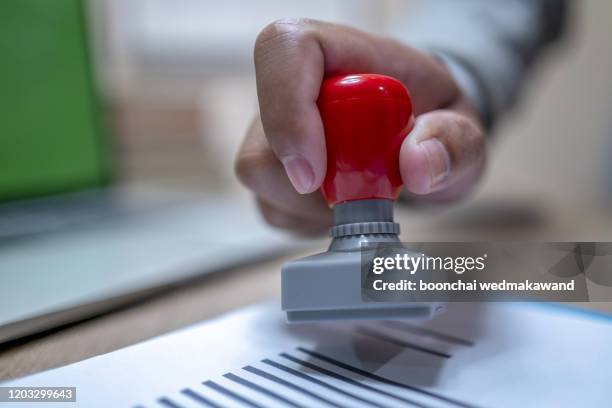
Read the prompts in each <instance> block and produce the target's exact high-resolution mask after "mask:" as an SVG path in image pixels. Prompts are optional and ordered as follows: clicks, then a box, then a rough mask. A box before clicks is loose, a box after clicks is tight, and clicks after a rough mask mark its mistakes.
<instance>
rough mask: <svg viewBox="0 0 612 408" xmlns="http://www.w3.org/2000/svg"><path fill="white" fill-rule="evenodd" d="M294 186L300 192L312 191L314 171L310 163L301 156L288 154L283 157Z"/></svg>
mask: <svg viewBox="0 0 612 408" xmlns="http://www.w3.org/2000/svg"><path fill="white" fill-rule="evenodd" d="M281 161H282V163H283V166H285V171H286V172H287V175H288V176H289V180H290V181H291V184H293V188H295V189H296V190H297V192H298V193H300V194H306V193H310V192H312V185H313V183H314V172H313V170H312V167H311V166H310V163H308V161H306V159H304V158H303V157H301V156H296V155H292V156H287V157H284V158H282V159H281Z"/></svg>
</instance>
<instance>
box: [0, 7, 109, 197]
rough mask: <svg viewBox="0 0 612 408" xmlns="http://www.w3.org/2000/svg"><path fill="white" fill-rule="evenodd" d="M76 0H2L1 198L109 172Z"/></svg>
mask: <svg viewBox="0 0 612 408" xmlns="http://www.w3.org/2000/svg"><path fill="white" fill-rule="evenodd" d="M86 34H87V27H86V24H85V13H84V5H83V4H82V1H81V0H53V1H49V0H2V1H0V58H1V60H2V63H0V201H8V200H12V199H21V198H27V197H37V196H44V195H49V194H56V193H61V192H68V191H75V190H81V189H86V188H92V187H98V186H101V185H103V184H105V183H106V181H107V180H108V179H109V176H110V161H109V155H108V153H109V150H108V148H109V146H108V145H107V144H106V142H107V141H106V140H105V138H104V135H103V132H102V123H101V122H102V116H101V111H100V107H99V106H98V101H97V99H96V95H95V89H94V83H93V80H92V78H93V76H92V70H91V63H90V55H89V52H88V45H89V44H88V39H87V35H86Z"/></svg>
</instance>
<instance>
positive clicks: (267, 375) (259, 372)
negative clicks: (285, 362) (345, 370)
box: [242, 359, 343, 408]
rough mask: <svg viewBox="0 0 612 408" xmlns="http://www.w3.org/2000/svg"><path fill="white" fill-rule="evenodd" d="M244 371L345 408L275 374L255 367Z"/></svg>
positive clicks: (249, 367)
mask: <svg viewBox="0 0 612 408" xmlns="http://www.w3.org/2000/svg"><path fill="white" fill-rule="evenodd" d="M262 362H264V363H266V364H269V363H272V364H270V365H272V366H273V367H274V366H275V365H274V364H276V363H274V362H273V361H271V360H268V359H265V360H262ZM279 365H280V364H279ZM277 368H278V367H277ZM242 369H243V370H246V371H248V372H250V373H252V374H255V375H258V376H260V377H263V378H266V379H268V380H270V381H274V382H275V383H277V384H280V385H284V386H285V387H287V388H290V389H292V390H295V391H297V392H300V393H302V394H304V395H307V396H309V397H311V398H314V399H316V400H318V401H321V402H323V403H325V404H328V405H331V406H332V407H336V408H343V407H342V405H339V404H337V403H335V402H334V401H331V400H328V399H327V398H324V397H322V396H320V395H318V394H316V393H314V392H312V391H309V390H307V389H304V388H302V387H300V386H299V385H296V384H293V383H290V382H289V381H285V380H283V379H282V378H280V377H277V376H275V375H273V374H270V373H268V372H266V371H263V370H260V369H258V368H255V367H253V366H246V367H243V368H242Z"/></svg>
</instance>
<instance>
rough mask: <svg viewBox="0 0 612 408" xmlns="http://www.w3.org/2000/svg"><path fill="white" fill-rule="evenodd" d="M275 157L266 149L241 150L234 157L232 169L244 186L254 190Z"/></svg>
mask: <svg viewBox="0 0 612 408" xmlns="http://www.w3.org/2000/svg"><path fill="white" fill-rule="evenodd" d="M276 160H277V159H276V158H275V157H274V156H273V155H272V154H271V153H269V152H267V151H249V152H242V153H240V154H239V155H238V157H237V158H236V162H235V163H234V171H235V173H236V176H237V177H238V180H239V181H240V182H241V183H242V184H243V185H245V186H246V187H248V188H250V189H252V190H255V189H257V186H258V185H259V183H260V180H261V179H262V174H263V175H264V178H265V173H267V172H268V171H269V170H270V169H271V168H272V167H273V166H274V165H275V161H276Z"/></svg>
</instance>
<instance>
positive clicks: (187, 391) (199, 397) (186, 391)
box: [181, 388, 222, 408]
mask: <svg viewBox="0 0 612 408" xmlns="http://www.w3.org/2000/svg"><path fill="white" fill-rule="evenodd" d="M181 392H182V393H183V394H184V395H186V396H187V397H189V398H191V399H192V400H194V401H197V402H199V403H200V404H202V405H204V406H206V407H210V408H222V407H221V405H219V404H217V403H215V402H212V401H211V400H209V399H208V398H206V397H204V396H203V395H200V394H198V393H197V392H195V391H194V390H192V389H191V388H185V389H183V390H181Z"/></svg>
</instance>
